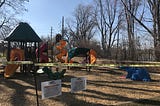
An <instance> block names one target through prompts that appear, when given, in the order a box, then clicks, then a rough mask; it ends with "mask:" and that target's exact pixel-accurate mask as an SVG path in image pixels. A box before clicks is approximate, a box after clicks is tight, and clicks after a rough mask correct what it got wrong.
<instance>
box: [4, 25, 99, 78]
mask: <svg viewBox="0 0 160 106" xmlns="http://www.w3.org/2000/svg"><path fill="white" fill-rule="evenodd" d="M5 41H8V50H7V61H33V62H36V63H39V62H40V63H48V62H50V61H49V56H48V43H44V42H42V40H41V39H40V38H39V37H38V35H37V34H36V33H35V31H34V30H33V29H32V28H31V26H30V25H29V24H28V23H24V22H20V23H19V25H17V26H16V27H15V29H14V30H13V31H12V33H10V34H9V36H8V37H7V38H6V39H5ZM15 42H16V43H17V44H18V45H17V46H16V47H14V49H13V47H12V45H14V44H15ZM40 42H41V45H40ZM51 43H52V44H53V45H51V46H53V47H54V48H56V51H57V54H55V55H54V57H55V58H56V60H57V61H56V62H61V63H73V62H74V61H73V58H74V57H76V56H83V57H85V59H84V60H85V63H90V64H93V63H95V62H96V52H95V51H94V50H93V49H89V48H79V47H77V48H71V49H69V48H68V42H67V41H66V40H65V39H63V37H62V35H61V34H57V35H56V37H55V42H51ZM17 48H19V49H17ZM52 50H53V49H52ZM54 52H55V51H54ZM34 55H35V56H34ZM52 57H53V55H52ZM19 66H20V65H19V64H8V65H7V66H6V67H5V69H4V71H5V73H4V76H5V77H10V76H12V75H13V74H14V72H15V71H16V70H17V69H18V67H19ZM30 67H31V66H30V65H27V64H26V65H25V64H23V65H21V69H22V71H21V70H20V71H21V72H27V71H28V70H30Z"/></svg>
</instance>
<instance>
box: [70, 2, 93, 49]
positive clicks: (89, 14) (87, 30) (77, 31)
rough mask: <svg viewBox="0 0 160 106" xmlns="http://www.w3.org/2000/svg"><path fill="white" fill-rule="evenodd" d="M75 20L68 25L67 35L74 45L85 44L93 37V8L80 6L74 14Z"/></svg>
mask: <svg viewBox="0 0 160 106" xmlns="http://www.w3.org/2000/svg"><path fill="white" fill-rule="evenodd" d="M74 18H75V20H73V21H72V25H71V23H70V24H68V29H69V34H70V36H71V37H72V40H74V43H76V46H78V45H80V43H81V42H84V44H85V43H87V42H88V41H90V40H91V39H92V38H93V36H94V27H95V18H94V17H93V7H92V6H91V5H82V4H80V5H79V6H78V7H77V9H76V10H75V12H74ZM81 46H82V45H81Z"/></svg>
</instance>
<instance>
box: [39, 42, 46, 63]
mask: <svg viewBox="0 0 160 106" xmlns="http://www.w3.org/2000/svg"><path fill="white" fill-rule="evenodd" d="M39 49H40V50H39ZM39 49H36V56H37V57H38V51H39V55H40V62H41V63H47V62H49V59H48V56H47V55H46V54H44V52H46V51H47V49H48V46H47V43H43V44H42V45H41V46H40V48H39Z"/></svg>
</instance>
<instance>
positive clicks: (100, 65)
mask: <svg viewBox="0 0 160 106" xmlns="http://www.w3.org/2000/svg"><path fill="white" fill-rule="evenodd" d="M3 63H5V64H34V65H35V66H55V67H121V66H122V67H160V62H153V63H151V62H143V63H142V62H141V63H139V64H136V63H134V64H133V63H123V64H122V63H120V62H117V63H112V64H110V63H106V64H79V63H34V62H33V61H6V62H3Z"/></svg>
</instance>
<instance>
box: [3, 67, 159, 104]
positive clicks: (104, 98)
mask: <svg viewBox="0 0 160 106" xmlns="http://www.w3.org/2000/svg"><path fill="white" fill-rule="evenodd" d="M149 70H150V71H149V72H150V73H153V74H150V75H151V78H152V81H150V82H144V81H132V80H130V79H126V78H122V76H125V75H126V74H127V73H126V72H125V71H123V70H119V69H113V68H95V69H92V71H91V72H88V71H86V70H81V69H79V68H72V69H70V70H67V72H66V73H65V77H64V78H62V95H60V96H57V97H53V98H49V99H44V100H42V99H41V88H40V83H41V82H43V81H48V80H50V79H49V78H48V76H47V75H46V74H38V75H37V82H38V83H37V84H38V98H39V105H40V106H53V105H56V106H82V105H83V106H107V105H108V106H111V105H121V106H132V105H139V106H142V105H146V106H158V105H159V104H160V99H159V93H160V87H159V81H160V77H159V74H155V73H159V70H158V71H157V69H155V70H153V69H149ZM0 76H1V77H0V80H1V81H0V89H1V90H0V99H1V102H0V105H2V106H22V105H23V106H35V105H36V94H35V86H34V78H33V75H32V74H27V75H25V74H22V73H20V72H16V73H15V75H14V76H13V77H12V78H9V79H7V80H6V79H5V78H4V77H3V74H2V73H1V74H0ZM79 76H84V77H86V78H87V89H86V90H84V91H79V92H76V93H71V92H70V86H71V85H70V80H71V78H74V77H79Z"/></svg>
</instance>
